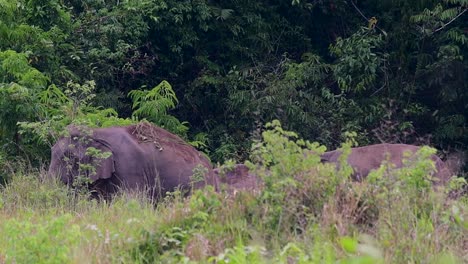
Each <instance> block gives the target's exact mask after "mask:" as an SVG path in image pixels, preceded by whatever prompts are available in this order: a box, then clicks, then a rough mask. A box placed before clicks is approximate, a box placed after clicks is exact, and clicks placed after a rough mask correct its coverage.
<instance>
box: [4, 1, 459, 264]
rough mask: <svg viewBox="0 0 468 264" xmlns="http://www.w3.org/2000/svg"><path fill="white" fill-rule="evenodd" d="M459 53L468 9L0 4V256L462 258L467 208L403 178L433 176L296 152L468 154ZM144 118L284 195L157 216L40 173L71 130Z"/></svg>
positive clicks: (181, 203)
mask: <svg viewBox="0 0 468 264" xmlns="http://www.w3.org/2000/svg"><path fill="white" fill-rule="evenodd" d="M467 56H468V0H413V1H407V0H380V1H371V0H287V1H282V0H264V1H252V0H182V1H180V0H84V1H77V0H0V146H1V148H0V184H2V187H1V188H0V194H1V195H0V219H2V220H1V221H0V222H1V223H0V238H1V239H0V241H1V242H0V263H1V262H3V261H6V262H7V263H11V262H14V263H33V262H34V263H40V262H41V261H42V262H43V263H64V262H68V263H70V262H77V263H78V262H82V260H86V261H88V262H94V263H109V262H119V263H121V262H126V263H133V262H136V263H154V262H161V261H163V262H164V261H166V262H181V261H185V262H186V263H187V262H190V261H201V262H207V261H208V262H209V261H216V262H218V263H228V262H229V263H256V262H257V263H260V262H264V263H271V261H273V262H279V263H325V262H326V263H332V262H333V263H336V262H338V261H341V263H376V262H385V263H387V262H393V263H403V262H405V263H414V262H417V263H421V262H422V263H457V262H458V261H460V260H463V259H466V257H467V253H466V245H467V243H468V242H467V241H468V240H467V237H466V230H467V227H466V217H467V215H466V199H460V200H457V201H451V202H447V201H446V200H445V198H446V197H445V196H444V197H441V195H442V196H443V194H447V193H448V190H447V191H446V192H442V193H443V194H441V193H439V192H436V191H435V190H433V189H431V188H426V187H425V188H422V187H421V185H420V184H418V182H419V183H420V182H421V181H424V179H423V178H417V179H414V178H411V177H410V180H407V179H405V176H408V175H421V173H424V172H421V170H423V169H422V167H424V166H422V167H421V166H417V165H414V167H413V168H410V169H412V170H413V172H411V170H410V172H408V171H405V170H404V171H397V172H388V171H386V170H382V171H379V172H376V175H374V179H373V181H374V182H373V183H372V184H368V183H364V184H365V185H364V186H363V185H361V184H357V183H353V182H351V181H350V180H349V178H347V176H346V175H347V172H346V171H343V172H340V173H333V172H331V171H328V174H327V170H326V169H323V168H321V166H322V165H321V164H318V162H316V161H315V160H314V159H313V157H312V158H311V159H312V160H309V161H307V160H306V161H299V159H298V158H297V156H295V155H298V154H297V153H301V151H302V149H307V148H310V147H311V146H312V145H310V144H309V143H308V144H305V145H304V141H303V140H299V138H302V139H304V140H306V141H307V140H308V141H310V142H318V143H320V144H321V145H324V146H326V147H327V149H335V148H337V147H340V146H341V145H342V143H343V142H348V143H349V142H352V144H354V145H367V144H372V143H381V142H387V143H407V144H415V145H430V146H433V147H436V148H437V149H439V150H442V152H441V153H439V154H441V155H442V156H443V155H444V153H448V152H452V151H454V150H462V151H463V150H466V149H467V148H468V74H467V69H468V62H467V60H465V57H467ZM140 120H148V121H150V122H153V123H155V124H157V125H159V126H162V127H164V128H166V129H168V130H170V131H172V132H174V133H176V134H178V135H180V136H182V137H183V138H184V139H186V140H187V141H188V142H190V143H191V144H193V145H194V146H196V147H197V148H198V149H199V150H201V151H203V152H205V153H207V154H208V156H209V157H210V158H211V160H212V162H213V163H223V162H225V161H228V160H231V161H230V162H233V161H234V162H243V161H245V160H250V161H252V162H258V164H264V161H265V160H269V161H272V160H276V161H275V162H273V163H272V164H280V165H281V164H282V165H284V166H279V165H278V166H279V167H278V169H277V170H276V172H275V174H273V175H271V177H272V178H270V180H271V181H273V180H274V181H276V182H278V184H271V185H267V186H266V188H265V190H264V191H262V193H261V195H260V196H255V195H252V194H242V195H240V196H236V197H235V198H233V199H230V200H227V199H224V198H223V197H222V194H217V193H212V192H210V190H205V191H203V192H202V191H200V192H198V193H197V194H196V195H194V196H192V197H190V198H188V199H187V200H184V199H182V198H180V197H179V196H177V194H174V195H173V196H170V197H169V198H168V199H167V201H165V202H164V203H163V204H162V205H160V206H158V207H157V208H154V207H152V206H151V205H149V204H147V202H145V201H144V200H142V199H141V197H140V198H138V197H137V198H128V197H124V195H125V194H122V197H120V198H116V199H115V201H114V202H112V204H110V205H107V204H100V203H95V202H93V201H89V200H87V199H85V198H83V197H81V195H83V194H81V193H78V194H77V193H74V194H71V193H69V192H72V191H71V190H67V189H65V188H63V186H57V185H56V183H50V182H49V183H46V182H44V181H45V180H43V179H42V177H41V175H42V176H43V175H44V167H46V166H47V163H48V161H49V159H50V146H51V145H52V144H53V143H54V142H55V140H56V139H57V137H58V136H59V133H60V132H61V131H63V130H64V128H65V127H66V126H67V125H69V124H72V123H74V124H85V125H88V126H90V127H105V126H113V125H125V124H130V123H134V122H138V121H140ZM273 120H278V121H275V122H274V124H276V125H272V124H269V123H270V122H272V121H273ZM267 124H269V126H270V127H271V126H273V127H276V128H274V129H273V130H271V128H270V129H268V128H266V125H267ZM279 124H281V125H279ZM289 131H294V132H289ZM274 142H276V143H280V142H283V143H282V144H284V145H281V144H279V145H278V146H276V147H275V146H274V144H273V143H274ZM348 143H345V145H346V144H348ZM253 144H254V146H256V147H257V149H256V148H252V145H253ZM259 146H260V147H259ZM314 146H315V145H314ZM258 148H265V149H267V150H268V151H267V152H265V153H270V155H271V156H268V157H265V156H262V155H263V154H261V153H259V152H256V151H258ZM444 151H445V152H444ZM282 155H283V156H282ZM301 155H302V154H301ZM262 162H263V163H262ZM301 162H305V163H301ZM421 162H422V164H423V163H424V161H423V160H421ZM285 164H286V165H285ZM272 166H273V165H272ZM285 168H287V169H285ZM293 168H295V169H293ZM311 170H312V171H314V170H321V171H322V172H321V173H322V174H314V175H312V176H311V175H309V174H310V171H311ZM389 173H390V174H392V175H395V177H384V176H383V175H387V174H389ZM259 174H261V173H259ZM305 175H309V176H310V177H306V176H305ZM325 175H327V177H329V178H327V179H326V180H324V178H323V177H320V176H325ZM305 179H307V180H305ZM454 184H455V183H454ZM423 185H424V184H423ZM455 185H456V184H455ZM424 186H425V185H424ZM311 194H313V195H314V196H310V195H311ZM364 201H365V202H364ZM389 201H395V204H393V203H389ZM186 208H189V209H186ZM346 208H347V209H346ZM227 209H230V210H227ZM345 209H346V210H345ZM348 209H349V210H348ZM97 216H99V217H101V216H104V217H107V218H106V219H101V218H99V220H93V219H98V218H96V217H97ZM127 216H128V217H127ZM157 216H162V217H157ZM109 219H111V220H109ZM109 222H111V223H114V224H115V225H114V226H112V227H107V226H106V224H107V223H109ZM225 223H227V224H225ZM31 234H34V235H31ZM50 234H53V236H49V235H50ZM214 241H217V242H219V243H221V244H216V246H214V244H213V243H214ZM194 245H195V246H194ZM197 245H205V247H202V248H197V247H196V246H197ZM203 248H209V250H208V251H206V252H205V251H203V250H204V249H203ZM53 261H56V262H53Z"/></svg>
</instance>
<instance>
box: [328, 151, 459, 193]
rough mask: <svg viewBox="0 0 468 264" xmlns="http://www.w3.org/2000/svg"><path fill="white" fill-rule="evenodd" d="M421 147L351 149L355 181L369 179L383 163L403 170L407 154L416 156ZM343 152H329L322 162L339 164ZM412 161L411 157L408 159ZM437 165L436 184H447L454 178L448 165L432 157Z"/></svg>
mask: <svg viewBox="0 0 468 264" xmlns="http://www.w3.org/2000/svg"><path fill="white" fill-rule="evenodd" d="M419 149H420V147H418V146H414V145H406V144H387V143H383V144H376V145H369V146H364V147H357V148H352V149H351V154H350V155H349V156H348V159H347V161H348V164H349V165H350V166H351V167H352V168H353V170H354V173H353V175H352V178H353V179H354V180H358V181H359V180H362V179H363V178H365V177H367V175H368V174H369V172H370V171H371V170H375V169H378V168H379V167H380V165H381V164H382V162H384V161H386V160H388V161H389V162H390V163H392V164H394V165H395V167H396V168H401V167H402V166H403V165H404V164H403V159H404V158H405V153H407V152H409V156H411V155H413V154H415V153H416V152H417V151H418V150H419ZM341 154H342V152H341V151H340V150H334V151H328V152H325V153H323V154H322V155H321V160H322V162H332V163H338V161H339V157H340V156H341ZM407 159H411V157H409V158H408V157H407ZM431 159H432V161H433V162H434V164H435V171H434V172H433V176H434V177H435V178H436V181H437V182H436V183H442V184H443V183H446V182H447V181H448V180H449V179H450V178H451V176H452V174H451V171H450V170H449V168H448V167H447V166H446V164H445V163H444V162H443V161H442V160H441V159H440V158H439V157H438V156H437V155H432V156H431Z"/></svg>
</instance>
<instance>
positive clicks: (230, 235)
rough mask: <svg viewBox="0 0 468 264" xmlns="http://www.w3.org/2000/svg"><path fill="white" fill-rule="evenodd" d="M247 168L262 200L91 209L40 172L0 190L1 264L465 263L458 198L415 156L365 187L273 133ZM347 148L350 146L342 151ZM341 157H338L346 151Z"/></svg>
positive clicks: (211, 196)
mask: <svg viewBox="0 0 468 264" xmlns="http://www.w3.org/2000/svg"><path fill="white" fill-rule="evenodd" d="M263 136H264V139H263V141H262V142H259V143H258V144H257V146H256V148H255V150H254V154H253V156H252V160H253V161H254V163H253V164H251V166H252V168H254V169H253V170H254V172H255V173H257V174H258V175H259V176H260V177H261V178H262V181H263V183H264V184H263V186H262V187H261V190H260V191H258V192H248V191H240V192H237V193H236V195H232V193H229V194H228V193H225V192H220V193H216V192H215V191H214V190H213V189H211V188H206V189H204V190H197V191H194V193H193V194H192V195H191V196H190V197H187V198H184V197H182V196H181V194H180V193H178V192H175V193H172V194H170V195H168V196H167V197H166V198H165V199H164V200H163V201H161V202H160V203H158V204H157V205H154V204H152V203H151V202H149V201H148V200H147V199H146V197H144V195H143V194H138V193H133V194H130V193H119V194H118V195H116V196H115V197H114V199H112V201H110V202H105V201H101V202H98V201H96V200H91V199H89V198H88V196H87V194H86V193H74V192H73V191H71V190H69V189H67V188H66V187H65V186H63V185H61V184H60V183H58V182H55V181H50V180H44V179H43V178H42V177H41V175H42V174H43V173H41V172H34V171H26V172H23V173H18V174H17V175H12V176H11V181H10V182H9V183H8V185H6V186H5V187H3V188H1V189H0V263H3V262H5V263H462V262H463V261H464V260H466V259H468V249H467V247H468V237H467V231H468V224H467V223H468V222H467V217H468V215H467V211H466V209H467V204H468V203H467V199H466V197H462V198H459V199H457V200H452V199H448V198H447V194H448V189H447V188H433V187H432V185H431V184H428V183H430V179H427V178H426V175H428V170H430V169H431V168H432V166H431V163H430V161H429V159H426V158H424V157H425V156H427V154H428V153H430V151H428V150H425V149H423V151H422V152H421V158H420V159H418V160H417V161H415V163H413V164H407V166H406V167H404V168H402V169H399V170H395V169H392V168H391V166H386V165H385V164H384V165H383V166H382V167H381V168H380V169H379V170H378V171H375V172H374V173H373V174H372V175H370V176H369V178H368V179H367V180H365V181H363V182H353V181H351V180H350V177H349V175H350V171H349V167H346V166H342V167H341V169H340V170H339V171H335V168H334V167H332V166H329V165H323V164H321V163H320V162H319V159H318V157H317V156H316V155H313V154H310V153H311V152H312V153H320V152H321V151H323V149H322V148H321V147H320V146H318V145H314V144H310V143H308V142H305V141H302V140H297V138H296V135H295V134H294V133H291V132H287V131H283V130H282V129H281V128H280V127H279V126H274V127H273V128H272V129H271V130H269V131H267V132H265V133H264V135H263ZM345 148H346V146H345ZM345 152H346V151H345Z"/></svg>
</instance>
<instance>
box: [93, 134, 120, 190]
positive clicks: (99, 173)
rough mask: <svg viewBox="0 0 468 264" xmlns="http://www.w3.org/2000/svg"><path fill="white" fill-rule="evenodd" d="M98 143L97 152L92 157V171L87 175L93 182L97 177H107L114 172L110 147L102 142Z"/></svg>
mask: <svg viewBox="0 0 468 264" xmlns="http://www.w3.org/2000/svg"><path fill="white" fill-rule="evenodd" d="M98 144H99V147H98V148H97V149H98V150H99V153H98V154H96V155H95V157H93V158H92V160H93V166H94V173H91V174H90V175H89V176H90V178H91V180H92V181H93V182H94V181H97V180H99V179H109V178H110V177H112V174H113V173H114V172H115V164H114V155H113V153H112V151H111V149H110V148H109V147H107V146H105V145H103V144H102V143H98Z"/></svg>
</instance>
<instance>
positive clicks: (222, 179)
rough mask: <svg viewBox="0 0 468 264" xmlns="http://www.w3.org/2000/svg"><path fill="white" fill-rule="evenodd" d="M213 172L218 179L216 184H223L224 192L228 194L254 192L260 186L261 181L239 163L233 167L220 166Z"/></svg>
mask: <svg viewBox="0 0 468 264" xmlns="http://www.w3.org/2000/svg"><path fill="white" fill-rule="evenodd" d="M213 171H214V173H215V175H216V176H217V177H218V182H219V183H223V184H225V185H226V186H227V188H226V190H227V191H228V192H230V193H232V192H236V191H239V190H243V191H256V190H258V189H259V188H260V186H261V179H260V178H259V177H258V176H257V175H254V174H253V173H252V172H251V171H250V170H249V168H248V167H247V166H246V165H244V164H241V163H239V164H234V165H233V166H222V167H219V168H215V169H214V170H213Z"/></svg>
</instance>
